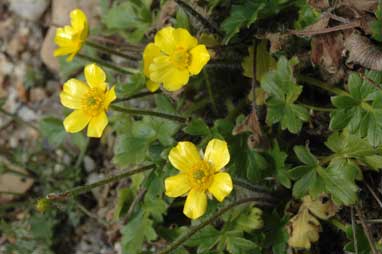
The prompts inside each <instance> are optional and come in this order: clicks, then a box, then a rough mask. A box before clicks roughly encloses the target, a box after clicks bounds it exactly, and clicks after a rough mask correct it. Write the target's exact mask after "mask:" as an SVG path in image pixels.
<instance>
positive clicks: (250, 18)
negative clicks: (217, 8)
mask: <svg viewBox="0 0 382 254" xmlns="http://www.w3.org/2000/svg"><path fill="white" fill-rule="evenodd" d="M287 2H288V0H247V1H239V4H237V5H233V6H232V8H231V11H230V15H229V17H228V18H226V19H225V20H224V21H223V22H222V24H221V29H222V30H223V31H224V32H225V33H226V37H225V39H224V42H225V43H228V42H229V41H230V40H231V39H232V38H233V36H234V35H235V34H237V33H238V32H239V31H240V29H242V28H245V27H246V28H249V27H250V26H251V25H252V24H253V23H254V22H256V20H258V19H259V18H264V17H269V16H272V15H275V14H277V13H278V12H280V10H282V9H283V8H284V3H287ZM285 6H286V5H285Z"/></svg>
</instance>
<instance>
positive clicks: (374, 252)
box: [355, 206, 381, 254]
mask: <svg viewBox="0 0 382 254" xmlns="http://www.w3.org/2000/svg"><path fill="white" fill-rule="evenodd" d="M355 210H356V212H357V216H358V218H359V220H360V221H361V225H362V228H363V231H364V233H365V235H366V238H367V241H368V242H369V245H370V249H371V253H372V254H381V253H380V252H379V251H378V250H377V249H376V248H375V240H374V238H373V236H372V235H371V233H370V230H369V227H368V226H367V224H366V222H365V217H364V215H363V213H362V211H361V209H360V208H359V207H358V206H355Z"/></svg>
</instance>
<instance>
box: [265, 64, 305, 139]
mask: <svg viewBox="0 0 382 254" xmlns="http://www.w3.org/2000/svg"><path fill="white" fill-rule="evenodd" d="M295 64H297V59H296V58H292V59H291V60H289V61H288V60H287V59H286V58H285V57H281V58H280V59H279V61H278V62H277V68H276V70H273V71H270V72H268V73H266V74H265V75H264V76H263V78H262V79H261V87H262V88H263V89H264V90H265V91H266V92H267V93H268V95H269V98H268V99H267V101H266V104H267V117H266V121H267V123H268V124H269V125H272V124H275V123H280V124H281V129H283V130H284V129H288V130H289V131H290V132H292V133H299V132H300V130H301V127H302V123H303V122H304V121H307V120H308V119H309V112H308V110H306V108H304V107H303V106H300V105H296V104H294V102H295V101H296V100H297V98H298V97H299V95H300V94H301V92H302V86H299V85H297V84H296V81H295V78H294V76H293V66H294V65H295Z"/></svg>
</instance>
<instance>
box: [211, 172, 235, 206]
mask: <svg viewBox="0 0 382 254" xmlns="http://www.w3.org/2000/svg"><path fill="white" fill-rule="evenodd" d="M232 188H233V186H232V179H231V176H230V175H229V174H228V173H225V172H223V173H218V174H216V175H214V178H213V180H212V183H211V185H210V187H209V188H208V191H209V192H210V193H211V194H212V195H214V197H215V198H216V199H217V200H219V201H220V202H222V201H223V200H224V198H225V197H226V196H228V194H230V193H231V191H232Z"/></svg>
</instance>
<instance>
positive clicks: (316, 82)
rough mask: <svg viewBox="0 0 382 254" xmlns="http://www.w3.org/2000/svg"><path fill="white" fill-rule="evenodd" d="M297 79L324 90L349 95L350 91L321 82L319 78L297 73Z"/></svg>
mask: <svg viewBox="0 0 382 254" xmlns="http://www.w3.org/2000/svg"><path fill="white" fill-rule="evenodd" d="M297 81H298V82H301V83H305V84H307V85H311V86H315V87H319V88H321V89H323V90H326V91H328V92H330V93H333V94H337V95H349V93H348V92H346V91H344V90H342V89H339V88H337V87H332V86H329V85H328V84H326V83H324V82H321V81H319V80H317V79H314V78H311V77H308V76H304V75H297Z"/></svg>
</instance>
